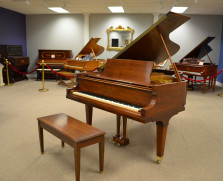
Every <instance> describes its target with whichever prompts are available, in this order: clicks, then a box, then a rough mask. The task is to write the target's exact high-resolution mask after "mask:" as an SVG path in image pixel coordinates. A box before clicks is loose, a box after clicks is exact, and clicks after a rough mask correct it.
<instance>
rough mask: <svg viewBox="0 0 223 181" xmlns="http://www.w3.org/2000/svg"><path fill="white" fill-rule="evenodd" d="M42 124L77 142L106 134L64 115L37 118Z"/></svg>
mask: <svg viewBox="0 0 223 181" xmlns="http://www.w3.org/2000/svg"><path fill="white" fill-rule="evenodd" d="M37 119H38V120H39V121H40V122H41V123H43V124H46V125H47V126H49V127H51V128H52V129H55V130H57V131H59V132H61V133H63V134H64V135H65V136H67V137H69V138H70V139H72V140H73V141H75V142H81V141H85V140H88V139H90V138H94V137H96V136H100V135H103V134H105V132H104V131H102V130H100V129H97V128H95V127H93V126H91V125H88V124H86V123H84V122H81V121H79V120H77V119H75V118H73V117H70V116H68V115H66V114H64V113H60V114H54V115H50V116H45V117H40V118H37Z"/></svg>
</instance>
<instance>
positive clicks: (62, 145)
mask: <svg viewBox="0 0 223 181" xmlns="http://www.w3.org/2000/svg"><path fill="white" fill-rule="evenodd" d="M61 147H62V148H64V141H62V140H61Z"/></svg>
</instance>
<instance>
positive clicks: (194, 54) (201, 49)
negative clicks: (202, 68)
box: [179, 37, 215, 64]
mask: <svg viewBox="0 0 223 181" xmlns="http://www.w3.org/2000/svg"><path fill="white" fill-rule="evenodd" d="M213 39H215V37H206V38H205V39H204V40H203V41H202V42H201V43H199V44H198V45H197V46H196V47H195V48H194V49H192V50H191V51H190V52H189V53H188V54H187V55H185V56H184V57H183V58H182V59H181V60H180V61H179V62H180V63H191V64H193V63H194V64H198V63H199V62H198V61H199V60H201V59H202V58H203V57H205V56H207V55H208V54H209V53H210V52H211V51H212V50H213V49H212V48H211V47H210V46H209V45H208V44H209V43H210V42H211V41H212V40H213ZM208 58H209V57H208ZM209 61H210V62H211V64H212V61H211V60H210V59H209Z"/></svg>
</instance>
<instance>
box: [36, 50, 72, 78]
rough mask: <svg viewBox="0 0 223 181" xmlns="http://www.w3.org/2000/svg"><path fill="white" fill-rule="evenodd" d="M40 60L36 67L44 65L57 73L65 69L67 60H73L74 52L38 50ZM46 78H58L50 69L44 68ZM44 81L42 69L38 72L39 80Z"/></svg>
mask: <svg viewBox="0 0 223 181" xmlns="http://www.w3.org/2000/svg"><path fill="white" fill-rule="evenodd" d="M38 53H39V54H38V55H39V59H38V60H37V62H36V65H39V64H40V63H42V60H44V63H45V64H47V65H48V66H50V67H51V68H52V69H54V70H55V71H60V70H63V69H64V63H65V62H66V61H67V59H70V58H72V56H73V54H72V50H43V49H39V50H38ZM44 70H45V78H56V74H55V73H53V72H51V70H50V69H47V68H44ZM39 79H42V68H40V69H38V70H37V80H39Z"/></svg>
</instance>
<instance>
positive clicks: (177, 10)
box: [171, 6, 188, 13]
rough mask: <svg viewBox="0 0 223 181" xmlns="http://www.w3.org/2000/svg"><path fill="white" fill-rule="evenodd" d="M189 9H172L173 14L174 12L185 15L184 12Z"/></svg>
mask: <svg viewBox="0 0 223 181" xmlns="http://www.w3.org/2000/svg"><path fill="white" fill-rule="evenodd" d="M187 8H188V7H175V6H174V7H173V8H172V9H171V11H172V12H174V13H183V12H184V11H186V9H187Z"/></svg>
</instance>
